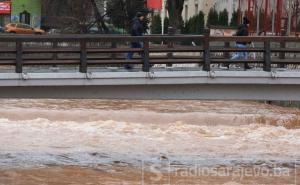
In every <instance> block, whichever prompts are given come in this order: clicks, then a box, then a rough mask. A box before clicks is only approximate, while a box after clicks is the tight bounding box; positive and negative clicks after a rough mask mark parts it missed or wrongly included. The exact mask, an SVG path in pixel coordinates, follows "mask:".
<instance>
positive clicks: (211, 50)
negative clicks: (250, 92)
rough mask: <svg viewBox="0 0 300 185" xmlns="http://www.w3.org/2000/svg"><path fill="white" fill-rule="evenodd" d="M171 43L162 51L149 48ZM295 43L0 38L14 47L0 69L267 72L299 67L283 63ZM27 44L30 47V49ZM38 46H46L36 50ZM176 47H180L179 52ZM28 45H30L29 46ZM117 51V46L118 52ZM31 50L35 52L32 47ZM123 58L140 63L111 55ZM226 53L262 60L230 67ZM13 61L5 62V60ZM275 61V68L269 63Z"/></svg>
mask: <svg viewBox="0 0 300 185" xmlns="http://www.w3.org/2000/svg"><path fill="white" fill-rule="evenodd" d="M102 42H103V43H111V44H110V47H107V46H106V47H104V48H103V47H99V46H96V47H92V48H91V47H88V44H89V43H102ZM131 42H140V43H143V46H144V47H143V48H130V47H129V46H128V45H126V44H125V43H131ZM162 42H164V43H172V44H168V45H166V46H161V45H160V44H152V43H162ZM185 42H194V43H196V45H195V46H187V45H185V44H184V43H185ZM235 42H246V43H247V42H256V43H260V46H259V47H255V48H244V49H240V48H235V47H233V46H232V44H231V45H230V43H235ZM288 42H295V43H300V38H299V37H277V36H267V37H235V36H231V37H216V36H208V35H207V34H206V35H171V36H169V35H167V36H165V35H163V36H162V35H146V36H139V37H132V36H129V35H92V34H87V35H82V34H80V35H79V34H77V35H76V34H75V35H74V34H73V35H11V34H10V35H7V34H1V35H0V44H1V45H3V43H13V45H14V46H10V47H3V46H0V55H2V54H3V55H5V56H4V57H1V56H0V65H8V64H10V65H15V67H16V73H22V72H23V66H24V65H46V64H47V65H49V64H50V65H51V64H53V65H59V64H62V65H79V66H80V72H82V73H86V72H87V71H88V66H89V65H103V64H105V65H107V64H119V65H124V64H125V63H133V64H142V65H143V71H145V72H148V71H149V70H150V67H151V65H153V64H167V65H168V64H174V63H180V64H182V63H186V64H192V63H194V64H199V65H202V66H203V70H205V71H210V70H211V64H222V63H226V64H231V63H237V62H239V63H258V64H261V63H263V65H264V67H263V69H264V70H265V71H271V70H272V69H271V67H272V64H278V63H280V64H293V65H300V59H297V58H296V59H294V60H292V59H285V54H286V53H300V48H287V47H286V43H288ZM32 43H35V45H34V44H32ZM38 43H45V46H44V45H42V44H41V45H39V44H38ZM62 43H75V45H73V46H72V47H70V46H68V45H67V46H60V44H62ZM178 43H183V44H182V45H179V46H178ZM214 43H225V45H224V46H215V45H214ZM272 43H279V44H280V48H274V47H272ZM30 44H32V45H30ZM118 44H119V45H122V46H121V47H120V46H119V47H118ZM33 45H34V47H33ZM127 52H139V53H142V56H143V57H139V58H136V59H134V60H132V61H130V60H126V59H125V57H123V59H122V58H120V57H117V56H116V54H118V53H120V54H124V53H127ZM174 52H175V53H184V52H193V53H198V55H197V56H196V57H195V58H187V57H178V56H176V57H174V55H173V54H172V53H174ZM220 52H221V53H223V54H224V57H223V58H219V59H218V58H214V57H213V55H214V54H215V53H220ZM231 52H257V53H261V56H263V57H262V58H261V59H243V60H237V61H232V60H230V58H229V53H231ZM64 53H68V54H72V53H73V54H79V55H80V56H79V57H77V58H76V57H75V56H72V57H71V58H72V59H69V58H67V57H61V56H58V54H64ZM151 53H156V54H157V53H161V54H164V53H169V54H170V53H171V54H170V55H167V57H166V58H164V57H160V58H159V57H153V56H152V55H151ZM274 53H279V59H276V58H274V57H273V54H274ZM11 54H13V55H15V56H14V57H13V56H10V57H9V56H6V55H11ZM30 54H41V55H42V56H44V54H51V55H52V57H46V58H45V57H40V58H39V57H31V56H29V55H30ZM90 54H99V55H101V54H110V58H109V57H107V56H106V57H104V58H101V57H95V58H91V57H90ZM273 61H274V62H273Z"/></svg>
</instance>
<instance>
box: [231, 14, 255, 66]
mask: <svg viewBox="0 0 300 185" xmlns="http://www.w3.org/2000/svg"><path fill="white" fill-rule="evenodd" d="M249 26H250V21H249V19H247V18H246V17H244V19H243V24H241V25H240V26H239V27H238V31H237V32H236V34H235V36H238V37H241V36H244V37H245V36H249V30H248V28H249ZM247 44H248V43H246V42H237V43H236V47H237V48H247V47H248V46H247ZM238 59H248V53H247V52H237V53H235V54H234V55H233V56H232V58H231V60H238ZM246 68H249V66H248V65H246Z"/></svg>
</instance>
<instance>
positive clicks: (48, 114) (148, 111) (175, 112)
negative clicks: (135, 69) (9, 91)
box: [0, 100, 300, 185]
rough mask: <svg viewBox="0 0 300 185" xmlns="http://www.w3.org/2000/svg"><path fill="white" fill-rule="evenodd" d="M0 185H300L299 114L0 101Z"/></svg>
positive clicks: (234, 105)
mask: <svg viewBox="0 0 300 185" xmlns="http://www.w3.org/2000/svg"><path fill="white" fill-rule="evenodd" d="M0 104H1V106H0V115H1V116H0V185H10V184H11V185H27V184H30V185H31V184H32V185H44V184H45V185H46V184H47V185H48V184H49V185H54V184H61V185H69V184H72V185H77V184H78V185H81V184H87V185H88V184H91V185H94V184H95V185H96V184H133V185H134V184H180V185H181V184H182V185H188V184H226V185H227V184H233V185H236V184H300V179H299V180H298V178H299V177H300V174H299V168H298V166H299V165H300V150H299V148H300V110H299V109H294V108H282V107H278V106H274V105H265V104H262V103H256V102H236V101H228V102H223V101H120V100H0Z"/></svg>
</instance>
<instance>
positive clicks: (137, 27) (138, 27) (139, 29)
mask: <svg viewBox="0 0 300 185" xmlns="http://www.w3.org/2000/svg"><path fill="white" fill-rule="evenodd" d="M144 19H145V16H144V15H143V14H142V13H141V12H137V14H136V16H135V17H134V19H133V20H132V29H131V36H143V34H144V32H145V30H144ZM131 48H142V44H141V43H140V42H132V43H131ZM133 54H134V53H133V52H129V53H128V54H127V60H131V59H132V58H133ZM140 55H141V56H142V57H143V54H140ZM125 68H126V69H128V70H130V69H132V66H131V65H129V64H126V65H125Z"/></svg>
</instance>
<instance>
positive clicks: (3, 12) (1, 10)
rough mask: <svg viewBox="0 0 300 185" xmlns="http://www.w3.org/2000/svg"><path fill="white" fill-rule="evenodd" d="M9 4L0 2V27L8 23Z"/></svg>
mask: <svg viewBox="0 0 300 185" xmlns="http://www.w3.org/2000/svg"><path fill="white" fill-rule="evenodd" d="M10 13H11V4H10V1H0V26H2V27H3V26H4V25H5V24H7V23H9V22H10Z"/></svg>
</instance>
